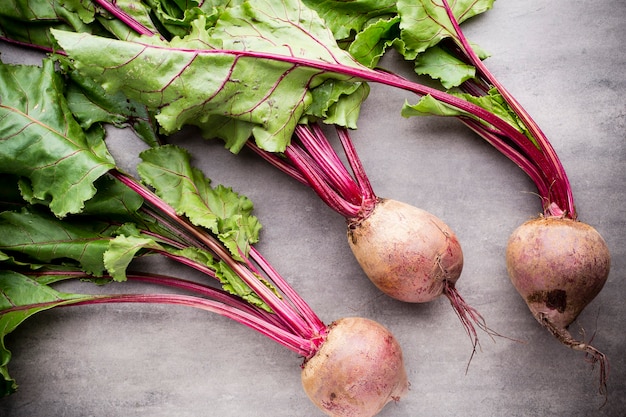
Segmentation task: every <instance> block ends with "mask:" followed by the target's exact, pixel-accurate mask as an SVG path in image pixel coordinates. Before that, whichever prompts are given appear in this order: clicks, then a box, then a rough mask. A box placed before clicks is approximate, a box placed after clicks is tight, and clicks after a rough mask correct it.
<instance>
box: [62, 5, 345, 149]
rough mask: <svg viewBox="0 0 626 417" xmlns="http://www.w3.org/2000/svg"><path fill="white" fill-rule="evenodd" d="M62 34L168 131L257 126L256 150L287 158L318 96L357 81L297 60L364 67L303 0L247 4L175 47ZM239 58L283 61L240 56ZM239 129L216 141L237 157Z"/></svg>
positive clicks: (69, 48) (97, 72)
mask: <svg viewBox="0 0 626 417" xmlns="http://www.w3.org/2000/svg"><path fill="white" fill-rule="evenodd" d="M53 34H54V36H55V37H56V39H57V41H58V42H59V43H60V45H61V46H62V47H63V49H64V50H65V51H66V52H67V53H68V54H69V56H70V57H71V58H72V59H73V60H74V62H75V66H76V68H77V70H78V71H80V72H82V73H83V74H85V75H86V76H88V77H92V78H94V79H95V80H96V81H97V82H99V83H100V84H101V85H102V86H103V87H104V89H105V90H106V91H107V92H108V93H113V92H115V91H119V90H122V91H123V92H124V93H125V95H126V96H128V97H129V98H131V99H134V100H138V101H141V102H142V103H144V104H145V105H147V106H148V107H149V108H150V109H153V110H155V111H156V110H158V114H157V116H156V117H157V121H158V122H159V124H160V126H161V127H162V128H163V130H164V132H165V133H172V132H175V131H177V130H178V129H180V128H181V127H182V126H183V125H186V124H192V125H196V126H199V127H200V128H201V129H202V130H203V132H205V134H210V133H211V132H210V131H209V127H211V126H214V125H216V124H218V125H223V124H224V118H230V119H234V120H235V121H236V122H243V126H242V128H243V130H244V131H245V132H248V131H249V130H250V125H252V129H251V130H252V134H253V136H254V138H255V140H256V142H257V144H258V145H259V146H260V147H261V148H263V149H266V150H268V151H272V152H281V151H284V149H285V147H286V145H287V144H288V143H289V142H290V139H291V135H292V133H293V130H294V129H295V126H296V125H297V123H298V121H299V120H300V118H301V117H302V116H303V115H305V113H306V110H307V108H308V106H309V105H310V103H311V97H310V93H309V89H312V88H315V87H316V86H318V85H320V84H321V83H322V82H323V81H324V80H325V79H328V78H334V79H341V80H348V79H349V77H346V76H343V75H337V74H331V73H327V72H323V71H320V70H316V69H313V68H311V67H309V66H306V65H296V64H294V63H291V62H288V61H289V60H293V59H307V60H315V61H322V62H325V63H337V62H338V63H341V64H343V65H348V66H357V64H356V63H355V61H354V59H353V58H352V57H350V55H349V54H347V53H346V52H345V51H343V50H342V49H341V48H339V47H338V46H337V44H336V42H335V40H334V38H333V35H332V33H331V32H330V31H329V30H328V28H327V27H326V26H325V24H324V21H323V20H322V19H321V18H320V17H319V16H318V15H317V13H315V12H313V11H312V10H310V9H308V8H306V7H305V6H304V5H303V4H302V3H300V2H298V1H295V0H288V1H283V0H265V1H261V0H259V1H255V2H254V3H247V2H246V3H243V4H242V5H241V6H239V7H232V8H229V9H228V10H227V11H225V12H224V13H222V14H221V15H220V20H219V21H218V22H217V23H216V25H215V26H214V27H212V28H210V30H207V29H206V25H205V20H204V16H201V17H200V18H199V19H198V20H196V21H195V22H194V23H193V27H192V31H191V33H190V34H189V35H188V36H185V37H184V38H174V39H172V41H171V42H166V41H161V40H159V39H156V37H150V38H146V37H144V38H141V42H138V41H135V42H122V41H114V40H109V39H105V38H101V37H96V36H91V35H86V34H75V33H69V32H62V31H53ZM284 39H289V40H290V42H289V44H285V42H284ZM237 51H255V52H257V53H262V54H267V56H268V58H269V57H270V56H279V57H281V58H280V60H276V59H266V58H261V57H240V56H239V55H238V54H237V53H236V52H237ZM215 118H217V120H215ZM235 126H236V125H235ZM233 131H235V132H236V131H237V128H236V127H232V128H231V129H229V130H227V131H226V132H218V131H214V132H212V137H221V138H223V139H224V140H226V142H227V144H229V145H230V146H231V149H232V150H235V151H236V150H238V149H241V147H242V146H243V144H244V143H245V141H244V142H243V143H242V142H241V136H238V135H232V132H233ZM229 133H230V134H231V135H229V136H226V134H229ZM246 139H247V138H246Z"/></svg>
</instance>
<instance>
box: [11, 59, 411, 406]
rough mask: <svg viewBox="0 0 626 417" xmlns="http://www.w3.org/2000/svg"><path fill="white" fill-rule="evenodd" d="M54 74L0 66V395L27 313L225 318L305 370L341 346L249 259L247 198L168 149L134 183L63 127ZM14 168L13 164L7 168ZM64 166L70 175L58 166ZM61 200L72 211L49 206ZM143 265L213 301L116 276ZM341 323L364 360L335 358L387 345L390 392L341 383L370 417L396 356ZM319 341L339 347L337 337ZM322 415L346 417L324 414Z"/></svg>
mask: <svg viewBox="0 0 626 417" xmlns="http://www.w3.org/2000/svg"><path fill="white" fill-rule="evenodd" d="M54 67H55V64H54V61H52V60H50V59H46V60H44V64H43V66H42V67H37V66H26V65H5V64H0V71H2V74H3V76H6V77H7V79H9V78H11V79H14V80H15V81H16V82H15V83H11V84H6V85H3V91H2V97H3V100H2V105H1V106H0V116H1V117H2V118H3V120H5V121H6V122H7V123H5V124H3V129H2V131H1V132H0V138H1V139H2V140H1V141H0V155H1V158H2V161H3V162H6V163H5V164H3V165H2V168H1V172H0V178H2V180H3V183H4V184H5V187H4V188H3V193H2V198H1V199H0V208H1V209H2V212H1V213H0V236H1V238H0V262H1V263H2V271H0V324H1V325H0V327H1V328H2V329H3V331H2V333H1V334H0V340H1V341H2V343H1V347H2V348H1V349H0V360H1V364H2V367H1V368H0V373H1V374H2V376H3V381H2V383H0V389H1V391H0V393H1V394H2V395H7V394H10V393H12V392H14V391H15V390H16V388H17V385H16V383H15V380H14V379H13V378H12V377H11V376H10V375H9V372H8V363H9V360H10V357H11V354H10V351H9V350H7V349H6V347H5V346H4V336H5V335H6V334H8V333H10V332H12V331H13V330H14V329H15V328H16V327H17V326H18V325H19V324H20V323H21V322H23V321H24V320H25V319H27V318H28V317H30V316H32V315H33V314H35V313H38V312H40V311H44V310H48V309H51V308H55V307H61V306H70V305H85V304H99V303H145V304H155V303H156V304H171V305H184V306H190V307H194V308H199V309H203V310H207V311H210V312H213V313H217V314H220V315H223V316H225V317H228V318H231V319H233V320H235V321H236V322H238V323H241V324H243V325H245V326H248V327H250V328H252V329H254V330H256V331H258V332H260V333H261V334H263V335H265V336H267V337H269V338H270V339H272V340H274V341H276V342H277V343H279V344H281V345H283V346H285V347H286V348H288V349H290V350H292V351H294V352H295V353H297V354H298V355H300V356H302V357H303V358H304V363H303V367H305V369H306V368H307V367H306V364H307V363H308V361H309V360H311V359H312V358H314V357H315V356H316V353H317V351H318V350H319V349H320V348H321V346H325V345H326V338H327V336H328V335H329V334H331V333H332V332H335V334H336V333H337V332H342V331H343V332H344V333H341V334H344V335H347V337H350V336H349V335H350V333H349V330H348V332H347V333H345V332H346V331H345V329H344V326H343V325H342V324H341V323H343V322H342V321H337V322H334V323H333V324H331V325H329V326H326V325H325V324H324V323H323V322H322V321H321V320H320V319H319V318H318V316H317V315H316V314H315V313H314V312H313V310H312V309H311V308H310V307H309V306H308V305H307V303H306V302H305V301H304V300H303V299H302V298H301V297H300V296H299V295H298V294H297V293H296V292H295V291H294V290H293V288H291V286H290V285H289V284H288V283H287V282H286V281H285V280H284V279H283V278H282V277H281V275H280V274H279V273H278V272H277V271H276V270H275V269H274V268H273V267H272V266H271V265H270V263H269V262H268V261H267V260H266V259H264V258H263V256H262V255H261V254H260V253H259V252H258V251H257V250H256V249H255V248H254V247H253V246H252V245H253V243H255V242H257V240H258V234H259V231H260V228H261V226H260V223H259V222H258V220H257V219H256V217H254V216H253V215H252V214H251V210H252V203H251V202H250V200H249V199H247V198H246V197H243V196H240V195H238V194H237V193H235V192H234V191H233V190H232V189H230V188H227V187H224V186H221V185H218V186H215V187H213V186H212V185H211V184H210V180H209V179H208V178H206V177H205V176H204V174H203V173H202V172H201V171H200V170H198V169H196V168H194V167H192V165H191V162H190V155H189V154H188V153H187V152H186V151H185V150H183V149H182V148H179V147H176V146H173V145H164V146H157V147H153V148H150V149H148V150H146V151H144V152H143V153H142V154H141V158H142V162H141V163H140V164H139V165H138V167H137V171H138V172H139V173H140V176H141V178H142V180H141V181H139V180H137V179H135V178H134V177H132V176H130V175H129V174H126V173H124V172H122V171H121V170H120V169H119V168H117V167H116V165H115V161H114V160H113V158H112V157H111V156H110V154H109V153H108V151H107V149H106V145H105V142H104V138H105V136H104V135H105V131H104V129H103V126H102V124H100V123H97V124H94V125H92V127H91V128H90V129H89V130H88V131H84V130H83V129H82V128H81V127H80V125H79V124H78V122H77V121H76V120H75V119H74V117H73V115H72V113H71V112H70V111H69V107H70V106H69V105H68V102H67V99H66V97H65V95H64V92H65V91H64V90H63V89H62V88H59V87H60V86H61V85H62V76H61V75H60V74H59V73H57V72H55V69H54ZM42 90H43V91H45V92H46V93H45V94H42V93H41V91H42ZM44 97H45V99H44ZM96 117H97V116H96ZM8 122H10V123H8ZM27 148H28V149H31V150H33V152H23V150H24V149H27ZM35 150H36V151H37V152H35ZM19 158H22V159H20V160H19V161H20V162H19V163H13V164H10V163H8V162H10V161H12V160H16V159H19ZM68 159H71V165H67V164H66V162H65V161H66V160H68ZM92 173H93V174H92ZM44 184H45V189H42V187H43V185H44ZM74 189H77V190H76V191H75V194H73V196H74V197H73V202H74V203H76V204H75V205H74V206H70V207H68V206H66V205H64V204H60V203H58V201H59V199H61V200H63V199H65V198H67V197H65V196H66V195H67V194H68V192H71V191H74ZM79 191H82V193H79ZM55 202H57V204H54V203H55ZM69 211H72V212H71V213H69ZM148 255H161V256H164V257H165V258H167V259H169V260H172V261H174V262H176V263H178V264H180V265H181V266H183V267H190V268H193V269H195V270H197V271H199V272H201V273H203V274H204V275H206V276H207V277H208V278H210V281H211V282H214V283H215V284H214V285H219V286H221V289H220V288H216V287H214V286H208V285H206V284H203V283H197V282H190V281H187V280H183V279H179V278H176V277H167V276H160V275H155V274H148V273H142V272H135V271H129V269H128V268H129V265H131V262H132V261H133V260H134V259H136V258H137V257H143V256H148ZM183 270H184V269H183ZM70 279H81V280H85V279H88V280H92V281H94V282H95V283H99V284H102V283H104V282H108V281H112V280H113V281H118V282H124V281H128V280H133V281H142V282H149V283H151V284H156V285H159V286H162V287H164V288H176V289H179V290H182V291H183V292H185V294H173V293H168V292H163V293H148V294H144V293H137V294H135V293H126V294H102V293H98V294H73V293H64V292H59V291H56V290H55V289H53V288H52V287H51V286H52V285H53V284H54V283H56V282H58V281H61V280H70ZM351 320H353V321H357V322H359V323H366V324H365V325H366V327H367V326H373V327H374V328H375V329H376V330H375V332H374V334H375V335H380V340H379V341H377V342H375V343H374V344H373V345H372V346H369V347H367V349H363V347H361V346H352V347H348V348H349V349H352V354H351V355H350V357H354V358H356V360H359V358H363V357H364V356H366V355H370V354H373V353H374V351H375V350H376V349H377V345H376V343H381V344H383V345H384V346H386V347H388V346H389V344H390V341H393V343H394V349H393V352H391V351H388V350H384V349H383V350H381V351H382V352H386V353H393V355H394V356H389V357H388V359H390V360H392V361H393V362H392V363H390V364H389V365H390V366H391V367H385V368H384V369H385V372H387V373H386V374H385V377H386V378H390V379H391V381H387V380H382V379H379V376H378V375H377V376H376V377H375V378H376V380H375V381H370V380H369V378H370V376H371V375H374V374H371V373H368V374H361V375H359V376H356V375H354V374H351V377H352V378H354V379H353V380H352V383H353V384H356V385H363V386H366V387H371V388H372V392H367V391H364V392H363V394H362V395H363V397H362V398H361V397H359V398H357V400H358V401H357V402H358V404H356V405H350V406H347V407H348V408H346V409H347V410H350V412H351V413H356V412H358V413H360V414H358V415H374V414H375V413H370V414H366V411H360V408H361V407H363V410H368V412H371V411H372V410H375V411H376V412H377V411H378V410H380V408H382V407H383V406H384V405H385V404H386V403H387V402H389V401H392V400H396V401H397V400H398V399H399V398H400V396H402V395H403V394H404V393H405V391H406V387H407V385H408V382H407V381H406V373H405V371H404V367H403V362H402V353H401V350H400V348H399V346H398V345H397V342H395V339H394V338H393V336H392V335H391V333H389V332H388V331H387V330H384V328H383V327H382V326H380V325H378V324H375V323H374V322H372V321H371V320H365V319H360V318H352V319H351ZM336 329H343V330H336ZM374 337H378V336H374ZM333 340H339V341H340V343H341V336H336V337H333ZM335 343H336V342H333V344H335ZM351 361H352V359H350V360H344V361H342V362H341V363H336V364H333V363H328V361H324V360H322V365H321V368H316V369H324V370H325V371H326V372H330V373H331V374H332V373H336V372H337V370H336V369H335V370H333V369H332V368H331V369H327V367H333V366H340V367H347V368H345V369H350V367H351V366H355V367H360V366H362V364H361V363H360V362H359V363H357V364H352V363H351ZM376 361H383V362H384V361H385V358H384V357H377V358H376ZM316 363H317V362H316ZM389 371H393V372H389ZM368 372H374V373H375V370H369V371H368ZM313 374H315V372H314V373H313ZM379 384H382V385H381V386H379ZM307 394H309V395H310V393H309V392H307ZM333 395H334V397H333V398H332V399H331V400H332V401H330V402H329V400H328V399H327V398H315V397H314V396H312V397H311V399H312V400H313V401H314V403H315V404H316V405H318V406H319V407H321V408H324V407H325V405H324V404H331V405H332V404H336V406H337V407H343V402H345V401H346V398H347V395H346V394H345V393H343V392H341V391H335V392H334V393H333ZM323 405H324V406H323ZM328 414H329V415H333V416H343V415H347V414H344V413H343V412H341V411H337V412H335V411H332V410H331V411H330V412H329V413H328ZM350 415H355V414H350Z"/></svg>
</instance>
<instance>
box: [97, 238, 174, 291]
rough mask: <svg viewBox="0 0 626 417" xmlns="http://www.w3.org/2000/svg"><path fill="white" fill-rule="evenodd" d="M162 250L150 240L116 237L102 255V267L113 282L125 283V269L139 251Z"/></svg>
mask: <svg viewBox="0 0 626 417" xmlns="http://www.w3.org/2000/svg"><path fill="white" fill-rule="evenodd" d="M146 249H147V250H163V247H162V246H161V245H159V244H158V243H156V241H155V240H154V239H152V238H148V237H140V236H124V235H120V236H116V237H115V238H114V239H112V240H111V241H110V242H109V247H108V249H107V250H106V252H104V254H103V260H104V266H105V268H106V270H107V271H108V273H109V274H110V275H111V277H112V278H113V279H114V280H115V281H126V269H127V268H128V265H130V263H131V261H132V260H133V259H135V256H136V255H137V253H138V252H139V251H141V250H146Z"/></svg>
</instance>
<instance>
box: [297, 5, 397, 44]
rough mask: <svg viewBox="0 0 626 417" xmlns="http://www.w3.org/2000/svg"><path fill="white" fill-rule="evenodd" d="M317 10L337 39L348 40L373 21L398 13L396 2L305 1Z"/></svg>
mask: <svg viewBox="0 0 626 417" xmlns="http://www.w3.org/2000/svg"><path fill="white" fill-rule="evenodd" d="M302 2H303V3H304V4H306V5H307V6H308V7H310V8H311V9H313V10H316V11H317V12H318V13H319V14H320V16H321V17H322V18H323V19H324V21H325V22H326V24H327V25H328V27H329V28H330V29H331V30H332V31H333V33H334V34H335V38H336V39H338V40H339V39H346V38H348V37H350V36H352V35H353V34H354V33H359V32H361V31H362V30H363V28H364V27H365V26H367V25H368V23H370V22H371V21H374V20H378V19H380V18H381V17H388V16H389V15H393V14H395V12H396V1H395V0H351V1H345V0H321V1H320V0H303V1H302Z"/></svg>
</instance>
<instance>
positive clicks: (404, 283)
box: [348, 199, 463, 303]
mask: <svg viewBox="0 0 626 417" xmlns="http://www.w3.org/2000/svg"><path fill="white" fill-rule="evenodd" d="M348 243H349V244H350V248H351V249H352V252H353V253H354V256H355V258H356V259H357V261H358V262H359V264H360V265H361V267H362V268H363V271H365V273H366V274H367V276H368V277H369V278H370V280H371V281H372V282H373V283H374V284H375V285H376V286H377V287H378V288H379V289H380V290H381V291H382V292H384V293H385V294H388V295H390V296H391V297H393V298H396V299H398V300H401V301H408V302H413V303H418V302H419V303H423V302H428V301H431V300H433V299H434V298H436V297H438V296H439V295H441V294H442V293H444V291H445V287H446V286H450V287H453V286H454V283H455V282H456V281H457V280H458V279H459V277H460V275H461V270H462V269H463V252H462V250H461V245H460V244H459V241H458V240H457V238H456V235H455V234H454V232H453V231H452V230H451V229H450V228H449V227H448V226H447V225H446V224H445V223H444V222H443V221H441V220H440V219H439V218H437V217H436V216H434V215H433V214H431V213H429V212H427V211H424V210H422V209H419V208H417V207H414V206H411V205H409V204H405V203H401V202H399V201H395V200H389V199H381V200H380V201H379V202H378V204H376V206H375V208H374V210H373V211H372V213H371V214H370V215H369V216H368V217H367V218H365V219H362V220H361V219H358V220H355V221H352V222H351V223H350V224H349V226H348Z"/></svg>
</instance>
